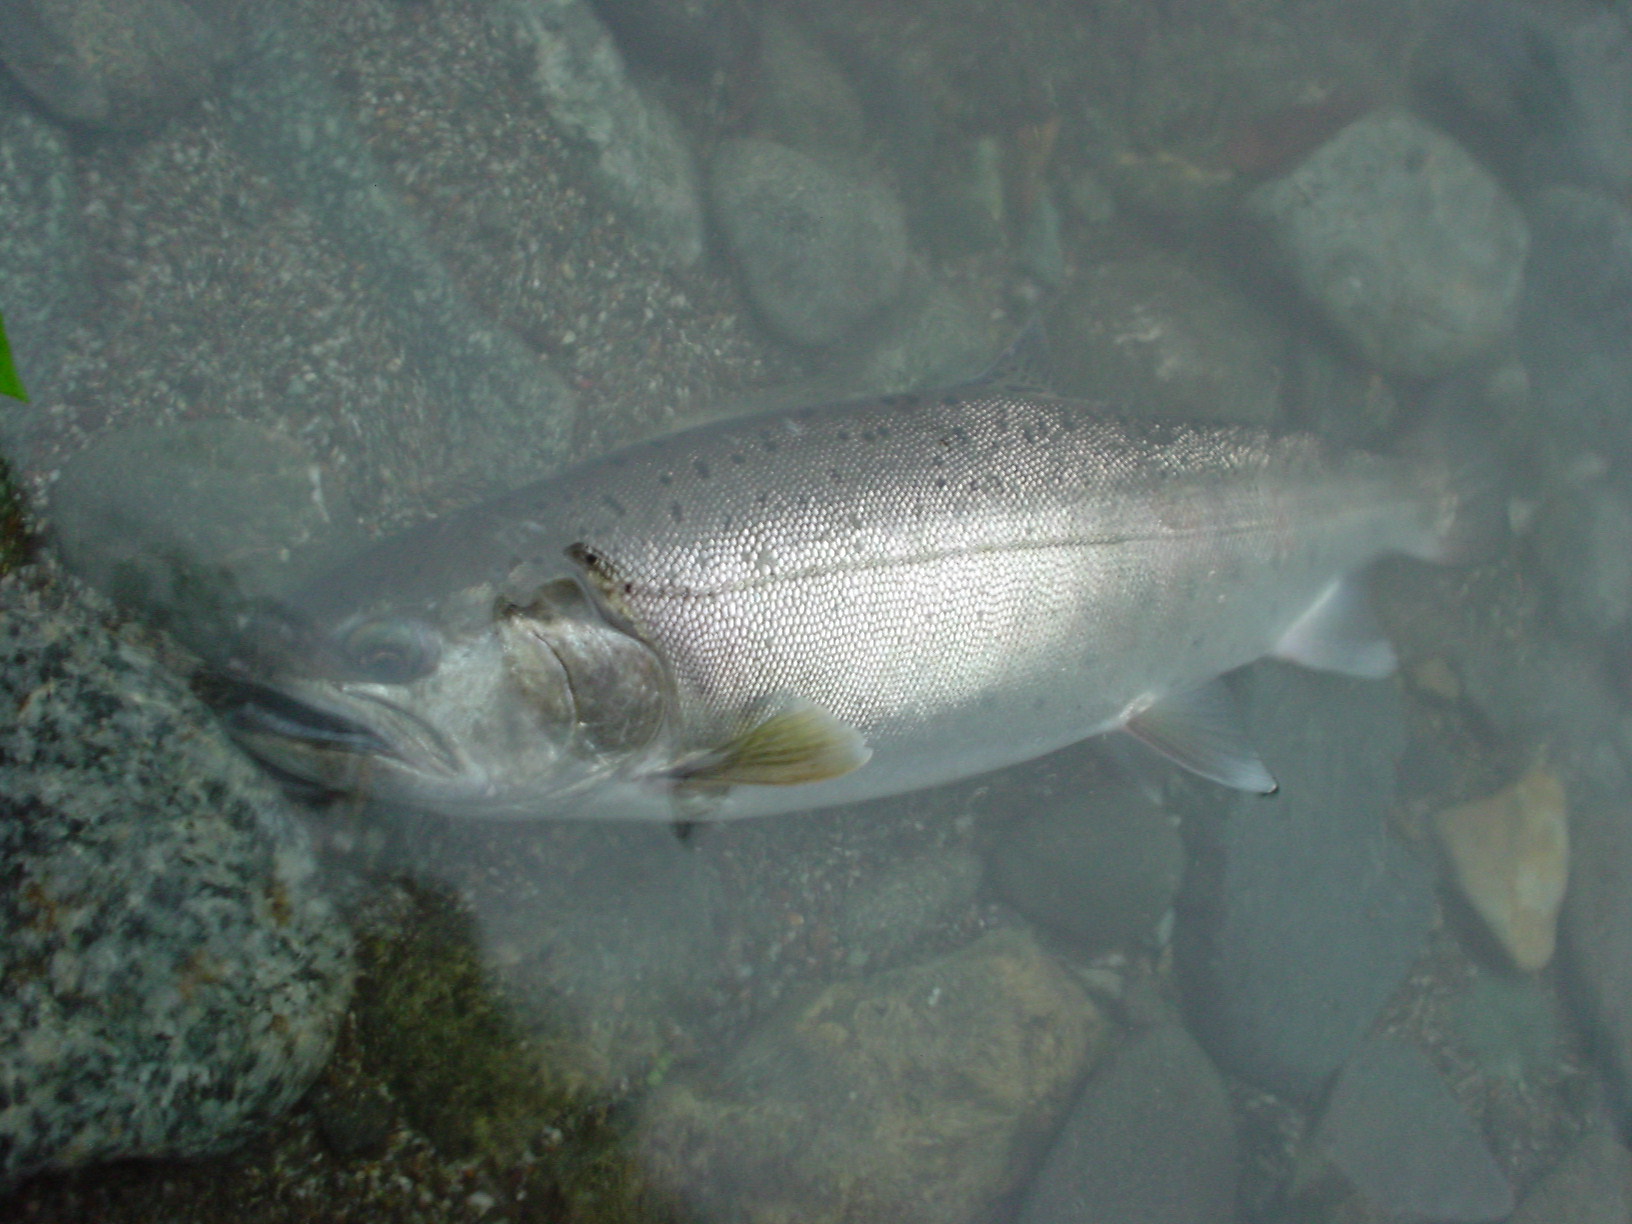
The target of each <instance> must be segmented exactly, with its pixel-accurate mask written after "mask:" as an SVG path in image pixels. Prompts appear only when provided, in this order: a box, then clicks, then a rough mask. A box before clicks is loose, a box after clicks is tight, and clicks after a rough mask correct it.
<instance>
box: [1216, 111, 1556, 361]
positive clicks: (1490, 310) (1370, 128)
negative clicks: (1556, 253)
mask: <svg viewBox="0 0 1632 1224" xmlns="http://www.w3.org/2000/svg"><path fill="white" fill-rule="evenodd" d="M1245 206H1246V208H1247V209H1248V211H1249V212H1250V213H1252V214H1253V215H1255V216H1257V217H1259V218H1261V219H1262V220H1264V221H1266V222H1267V223H1268V225H1269V229H1270V236H1271V239H1272V241H1273V242H1274V243H1275V245H1276V246H1277V247H1278V248H1279V250H1280V252H1281V254H1282V256H1283V258H1284V259H1285V260H1286V262H1287V264H1288V266H1289V268H1290V271H1291V274H1292V279H1293V280H1294V281H1295V282H1296V284H1297V286H1298V288H1299V289H1300V290H1301V291H1302V292H1303V294H1304V296H1305V297H1307V298H1308V299H1309V300H1310V301H1312V302H1314V303H1315V304H1316V305H1318V306H1319V307H1320V308H1321V309H1322V310H1324V311H1325V313H1326V316H1327V318H1329V319H1330V320H1331V322H1332V323H1333V324H1334V325H1335V326H1336V327H1337V329H1338V330H1339V331H1341V332H1342V333H1343V334H1344V335H1345V336H1346V337H1347V338H1348V339H1349V340H1350V342H1352V343H1353V344H1354V346H1355V347H1356V348H1357V349H1358V350H1359V351H1360V353H1361V355H1362V356H1363V357H1365V359H1366V360H1367V361H1369V362H1371V363H1373V364H1374V365H1376V366H1378V367H1379V368H1381V369H1382V370H1384V371H1386V372H1389V373H1394V374H1403V375H1406V376H1409V377H1415V378H1432V377H1435V376H1436V375H1440V374H1444V373H1446V372H1448V371H1450V370H1452V369H1454V368H1456V367H1457V366H1459V365H1462V364H1464V363H1465V362H1467V361H1470V360H1472V359H1473V358H1475V357H1478V356H1479V355H1480V354H1482V353H1484V352H1486V351H1487V350H1489V349H1490V348H1491V347H1492V346H1493V345H1495V344H1496V343H1497V342H1498V341H1499V340H1501V339H1502V338H1503V337H1504V336H1506V335H1507V334H1508V333H1509V332H1510V331H1511V330H1512V328H1513V324H1514V321H1515V318H1516V316H1517V312H1518V304H1519V293H1520V290H1521V288H1522V286H1523V283H1524V260H1525V252H1526V250H1527V249H1528V247H1529V233H1528V230H1527V229H1526V226H1525V222H1524V217H1523V215H1522V214H1521V213H1520V212H1519V210H1518V209H1517V208H1516V207H1515V206H1514V204H1513V203H1512V201H1511V200H1509V199H1508V197H1507V195H1506V194H1505V193H1504V192H1503V191H1502V189H1501V187H1500V186H1498V185H1497V183H1496V181H1495V180H1494V179H1492V178H1491V177H1490V175H1489V174H1487V173H1486V172H1485V171H1484V170H1483V169H1482V168H1481V167H1480V166H1479V165H1478V163H1476V162H1475V161H1474V160H1473V159H1472V158H1471V157H1469V156H1468V155H1467V154H1466V153H1465V152H1463V151H1462V149H1461V148H1460V147H1459V146H1458V145H1456V144H1455V143H1454V142H1453V141H1451V140H1450V139H1449V138H1447V137H1445V136H1443V135H1441V134H1440V133H1438V132H1436V131H1435V130H1434V129H1432V128H1430V127H1428V126H1427V125H1426V124H1424V123H1422V122H1421V121H1419V120H1417V119H1414V118H1412V117H1411V116H1410V115H1408V114H1406V113H1405V112H1403V111H1397V110H1381V111H1375V112H1373V113H1372V114H1370V115H1367V116H1366V117H1365V118H1363V119H1360V120H1357V121H1356V122H1354V123H1352V124H1350V125H1349V126H1348V127H1346V128H1344V129H1343V130H1342V131H1341V132H1339V133H1338V134H1337V135H1336V136H1334V137H1333V138H1332V139H1331V140H1329V141H1327V142H1326V143H1325V144H1324V145H1322V146H1321V147H1320V148H1318V149H1316V150H1315V152H1314V153H1312V154H1310V156H1309V157H1308V158H1306V159H1305V160H1304V161H1303V162H1302V163H1301V164H1300V165H1299V166H1298V167H1297V168H1296V169H1295V170H1293V171H1292V172H1291V173H1290V174H1287V175H1286V176H1285V177H1283V178H1280V179H1277V180H1275V181H1274V182H1272V183H1269V184H1266V185H1265V186H1263V187H1261V188H1259V189H1258V190H1257V191H1255V192H1253V193H1252V194H1251V195H1250V196H1248V197H1247V199H1246V201H1245Z"/></svg>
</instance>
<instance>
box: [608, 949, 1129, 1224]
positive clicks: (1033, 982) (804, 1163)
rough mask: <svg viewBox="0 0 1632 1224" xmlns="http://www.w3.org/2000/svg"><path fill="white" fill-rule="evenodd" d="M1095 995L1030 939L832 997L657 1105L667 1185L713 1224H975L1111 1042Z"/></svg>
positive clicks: (963, 954) (652, 1135) (668, 1084)
mask: <svg viewBox="0 0 1632 1224" xmlns="http://www.w3.org/2000/svg"><path fill="white" fill-rule="evenodd" d="M1104 1031H1105V1022H1104V1020H1103V1019H1101V1017H1100V1016H1099V1014H1098V1013H1097V1012H1096V1011H1095V1010H1094V1008H1093V1006H1092V1004H1090V1003H1089V1001H1088V999H1087V997H1086V996H1085V995H1084V994H1083V992H1082V988H1081V987H1080V986H1078V985H1077V983H1076V982H1075V980H1074V979H1073V978H1072V976H1071V975H1070V974H1069V973H1067V972H1066V971H1065V969H1064V968H1063V967H1061V966H1060V965H1059V964H1058V963H1057V962H1055V961H1054V960H1053V959H1052V958H1050V957H1049V956H1047V955H1046V954H1044V953H1043V952H1041V951H1040V950H1039V949H1038V948H1037V946H1036V945H1035V944H1034V943H1032V942H1031V940H1030V939H1029V938H1027V937H1026V936H1025V935H1023V934H1022V933H1020V932H1018V931H1012V930H1011V931H1000V932H996V933H994V934H991V935H987V936H985V937H984V938H982V939H980V940H978V941H977V942H975V943H974V944H971V945H970V946H968V947H967V948H964V949H962V950H960V951H958V952H955V953H953V954H951V955H949V956H944V957H941V958H939V959H937V960H933V961H928V962H926V963H924V964H920V965H914V966H911V967H908V968H904V969H897V970H892V971H890V972H888V973H880V974H874V975H871V976H869V977H865V978H860V979H856V980H853V981H848V982H840V983H837V984H835V985H833V986H829V987H827V988H826V989H825V990H823V991H821V992H820V993H819V994H817V995H816V996H815V997H814V998H812V999H810V1000H808V1001H807V1002H805V1003H804V1004H802V1005H800V1006H797V1007H794V1008H791V1009H789V1010H787V1011H785V1012H784V1013H782V1014H781V1015H779V1016H777V1017H774V1018H773V1019H771V1020H770V1021H768V1022H767V1023H766V1024H765V1025H764V1026H763V1027H762V1028H761V1029H760V1030H758V1031H757V1032H755V1033H753V1034H752V1035H750V1036H749V1038H748V1039H747V1041H746V1042H745V1043H744V1045H743V1046H742V1048H741V1049H740V1050H738V1051H737V1052H736V1053H735V1054H734V1055H733V1056H732V1057H731V1058H730V1060H729V1061H728V1062H727V1063H726V1064H725V1065H724V1066H723V1067H719V1068H717V1069H713V1070H712V1071H708V1072H704V1073H692V1074H680V1073H677V1074H675V1075H673V1076H671V1077H670V1078H669V1079H668V1080H666V1081H665V1082H664V1083H663V1085H662V1087H660V1088H659V1089H658V1090H657V1092H656V1093H654V1094H653V1095H652V1097H651V1098H649V1100H648V1101H647V1104H646V1107H645V1109H644V1111H643V1114H642V1117H641V1120H640V1140H639V1142H640V1148H641V1153H642V1160H643V1164H644V1166H645V1168H646V1169H647V1171H648V1173H649V1175H650V1176H651V1177H652V1179H653V1181H654V1182H655V1183H656V1184H657V1185H658V1186H661V1187H665V1188H667V1189H668V1190H669V1191H671V1192H673V1193H675V1194H677V1195H678V1196H679V1197H680V1198H681V1199H682V1201H684V1202H685V1203H687V1204H688V1205H689V1206H690V1208H691V1209H692V1210H694V1211H695V1212H696V1213H697V1214H699V1215H700V1216H702V1217H704V1218H708V1219H730V1220H737V1221H741V1222H742V1224H771V1222H772V1221H787V1220H793V1219H797V1220H800V1221H802V1222H804V1224H839V1222H840V1221H846V1220H893V1221H896V1222H897V1224H973V1221H976V1220H984V1219H987V1218H988V1217H989V1213H990V1211H991V1210H992V1208H993V1205H994V1204H995V1203H996V1201H997V1200H998V1199H999V1198H1000V1197H1001V1196H1003V1195H1004V1194H1006V1193H1008V1192H1010V1191H1012V1190H1013V1189H1014V1188H1015V1186H1016V1183H1017V1181H1018V1180H1019V1178H1020V1176H1021V1175H1022V1174H1023V1172H1024V1169H1025V1166H1026V1163H1027V1161H1026V1156H1027V1150H1026V1145H1025V1144H1024V1143H1023V1142H1022V1140H1023V1138H1024V1137H1025V1136H1026V1135H1027V1134H1028V1133H1030V1132H1032V1131H1034V1130H1035V1129H1037V1128H1041V1127H1046V1126H1048V1125H1049V1123H1050V1121H1051V1119H1052V1118H1053V1117H1054V1116H1057V1111H1058V1110H1059V1108H1060V1106H1061V1105H1062V1104H1063V1097H1064V1094H1065V1093H1066V1091H1067V1090H1068V1089H1069V1087H1070V1086H1071V1085H1072V1084H1074V1083H1075V1082H1076V1081H1077V1079H1078V1077H1079V1076H1080V1075H1081V1074H1082V1072H1083V1071H1084V1069H1085V1068H1086V1067H1087V1066H1088V1065H1089V1063H1090V1061H1091V1059H1092V1058H1093V1057H1095V1056H1096V1055H1097V1052H1098V1050H1099V1048H1100V1047H1101V1046H1102V1044H1103V1036H1104Z"/></svg>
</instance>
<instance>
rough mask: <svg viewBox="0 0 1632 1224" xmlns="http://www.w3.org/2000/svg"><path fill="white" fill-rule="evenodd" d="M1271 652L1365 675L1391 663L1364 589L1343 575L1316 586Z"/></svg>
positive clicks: (1383, 672)
mask: <svg viewBox="0 0 1632 1224" xmlns="http://www.w3.org/2000/svg"><path fill="white" fill-rule="evenodd" d="M1273 654H1274V656H1275V657H1276V658H1277V659H1285V660H1286V661H1287V662H1288V663H1301V664H1302V665H1303V666H1304V667H1312V668H1315V669H1316V670H1317V671H1330V672H1339V673H1341V674H1342V675H1345V676H1359V677H1361V678H1362V679H1365V680H1381V679H1382V678H1383V677H1384V676H1388V675H1392V674H1393V672H1394V668H1395V666H1396V663H1397V660H1396V659H1395V657H1394V647H1393V646H1392V645H1390V644H1389V641H1388V639H1387V638H1386V637H1384V636H1383V631H1382V628H1381V627H1380V626H1379V625H1378V624H1377V618H1376V617H1375V616H1374V615H1373V614H1372V611H1371V605H1370V604H1369V603H1367V602H1366V593H1365V591H1364V590H1363V589H1362V588H1361V586H1360V584H1359V583H1358V582H1355V581H1353V580H1352V579H1349V578H1339V579H1338V580H1337V581H1336V582H1334V583H1332V585H1331V586H1329V587H1327V588H1326V589H1325V590H1324V591H1322V592H1321V593H1320V598H1319V599H1317V600H1315V602H1314V603H1312V604H1310V605H1309V610H1308V611H1307V612H1305V613H1304V614H1303V615H1302V616H1300V617H1299V618H1298V619H1297V620H1296V621H1295V622H1294V623H1293V625H1292V627H1291V628H1290V629H1288V630H1287V631H1286V632H1285V633H1284V634H1282V635H1281V640H1280V641H1279V642H1277V643H1275V649H1274V651H1273Z"/></svg>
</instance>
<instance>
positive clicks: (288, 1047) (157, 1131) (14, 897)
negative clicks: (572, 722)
mask: <svg viewBox="0 0 1632 1224" xmlns="http://www.w3.org/2000/svg"><path fill="white" fill-rule="evenodd" d="M0 707H3V708H4V709H6V710H7V711H8V712H11V713H9V714H8V717H7V718H6V719H5V720H3V721H0V862H3V863H4V864H5V869H6V870H5V875H4V877H3V881H0V981H3V982H4V983H5V990H4V991H3V992H0V1188H4V1187H5V1186H8V1185H10V1184H12V1183H14V1182H15V1181H16V1180H18V1179H19V1178H21V1177H24V1176H27V1175H28V1174H30V1173H33V1172H36V1171H39V1170H43V1169H66V1168H74V1167H77V1166H81V1165H85V1164H89V1163H92V1162H95V1161H99V1160H109V1159H113V1158H115V1157H127V1156H161V1155H163V1156H194V1155H202V1154H205V1153H210V1152H219V1151H223V1150H225V1149H227V1148H230V1147H232V1146H234V1145H236V1144H238V1143H240V1142H241V1141H243V1140H244V1139H246V1138H248V1137H249V1136H250V1135H252V1134H254V1133H255V1132H256V1131H258V1130H260V1129H262V1128H263V1127H265V1126H266V1125H267V1124H268V1123H270V1122H271V1121H272V1120H273V1119H275V1118H276V1117H277V1116H278V1115H279V1114H280V1113H281V1112H282V1111H283V1110H284V1109H285V1108H287V1107H288V1106H289V1105H291V1104H293V1102H294V1101H295V1100H296V1099H297V1098H298V1097H299V1096H300V1095H301V1093H303V1092H304V1091H305V1090H306V1087H307V1086H308V1085H309V1084H310V1083H311V1081H312V1079H313V1077H314V1076H315V1075H316V1074H317V1072H318V1070H319V1069H320V1068H321V1066H322V1065H323V1062H324V1060H325V1059H326V1058H327V1057H328V1053H329V1049H330V1047H331V1045H332V1043H333V1039H334V1035H335V1031H336V1029H337V1027H338V1025H339V1021H340V1015H341V1012H342V1010H343V1009H344V1007H345V1004H346V1001H347V997H348V995H349V993H350V988H351V980H352V960H351V937H350V935H349V933H348V932H347V930H346V928H345V926H344V925H343V924H342V923H341V922H340V921H339V919H338V917H337V915H336V913H335V911H334V909H333V907H332V906H331V905H330V904H329V902H328V900H327V899H326V898H325V897H324V896H323V894H322V892H321V891H320V890H319V888H318V887H317V881H316V878H315V866H314V862H313V859H312V857H311V853H310V850H309V848H308V844H307V841H306V839H305V836H304V833H303V831H302V829H301V828H300V826H299V825H298V824H297V823H296V821H295V819H294V817H293V816H292V815H291V814H290V812H289V809H288V808H287V807H286V805H285V803H284V800H283V799H282V797H281V796H280V795H279V794H278V792H277V791H276V789H275V788H274V787H273V786H272V784H271V783H270V782H268V781H267V780H266V779H265V778H263V777H262V776H261V774H260V773H259V772H258V771H257V770H256V769H255V768H254V766H252V765H251V764H250V763H249V762H248V761H247V760H245V759H244V758H243V757H242V756H241V755H240V754H239V753H238V752H237V751H236V750H235V749H234V748H233V747H232V746H231V744H230V743H228V741H227V739H226V736H225V735H224V734H223V733H222V732H221V731H220V730H219V729H218V728H217V727H216V726H215V724H214V722H213V721H212V720H211V718H210V716H209V714H208V713H207V712H206V711H205V710H204V708H203V706H202V705H201V704H200V703H199V702H198V701H197V700H196V699H195V698H194V697H193V696H192V695H191V694H190V693H188V692H187V690H186V688H185V687H184V686H183V685H182V683H181V682H180V681H179V680H177V679H176V678H174V677H173V676H171V675H170V674H168V673H167V672H166V671H165V670H164V669H163V668H162V667H161V666H160V665H159V663H158V662H157V661H155V660H154V659H153V658H152V657H151V656H150V655H148V654H147V653H145V652H144V651H142V650H140V649H138V648H136V647H135V646H133V645H130V644H127V643H126V642H123V641H121V640H120V638H119V637H117V636H115V635H114V634H112V633H110V632H108V631H107V630H106V629H105V628H104V627H103V626H102V625H101V624H100V623H99V622H98V620H97V619H96V617H95V616H94V615H91V614H89V613H87V612H86V611H84V610H80V609H77V608H75V607H73V606H72V605H70V603H69V602H68V601H67V600H66V599H65V598H63V597H62V596H60V595H58V594H55V593H44V592H41V591H38V590H35V589H32V588H30V587H25V586H24V585H23V584H22V583H21V581H19V579H18V577H16V576H13V577H12V578H9V579H7V580H5V581H4V582H3V583H0Z"/></svg>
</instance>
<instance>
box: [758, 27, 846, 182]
mask: <svg viewBox="0 0 1632 1224" xmlns="http://www.w3.org/2000/svg"><path fill="white" fill-rule="evenodd" d="M759 81H760V92H759V97H758V98H757V99H756V100H755V106H754V127H755V130H756V131H757V132H759V133H760V134H761V135H763V136H766V137H769V138H770V139H773V140H776V141H779V142H781V143H782V144H785V145H788V146H789V147H790V148H795V149H809V150H813V151H820V150H822V149H832V150H842V151H847V152H855V151H857V150H859V149H860V148H861V145H862V141H863V139H864V137H865V135H866V121H865V119H864V118H863V117H862V113H861V103H860V102H859V101H857V100H856V94H855V91H854V90H853V89H851V88H850V82H849V81H847V80H846V79H845V77H844V74H843V73H841V72H840V71H839V69H838V68H837V67H835V66H834V64H833V62H832V60H830V59H828V57H827V56H826V54H824V53H823V51H822V49H821V47H820V46H818V45H817V43H816V41H815V40H814V39H813V38H811V37H810V35H809V34H807V33H806V32H805V30H804V29H803V27H802V26H800V25H799V24H798V23H797V22H795V21H794V20H793V19H792V18H790V17H788V16H786V15H785V14H783V13H781V12H779V11H777V10H776V9H771V10H768V11H767V12H766V13H765V15H764V17H763V18H762V19H761V21H760V31H759Z"/></svg>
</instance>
